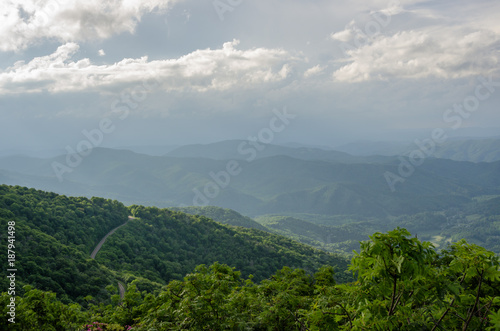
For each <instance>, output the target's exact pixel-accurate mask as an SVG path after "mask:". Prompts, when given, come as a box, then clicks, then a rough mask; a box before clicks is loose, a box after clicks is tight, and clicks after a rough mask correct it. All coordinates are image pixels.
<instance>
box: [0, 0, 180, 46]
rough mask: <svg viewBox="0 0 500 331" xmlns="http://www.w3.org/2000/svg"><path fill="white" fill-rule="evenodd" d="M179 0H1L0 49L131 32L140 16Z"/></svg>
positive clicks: (101, 37)
mask: <svg viewBox="0 0 500 331" xmlns="http://www.w3.org/2000/svg"><path fill="white" fill-rule="evenodd" d="M178 1H181V0H147V1H141V0H86V1H78V0H39V1H30V0H4V1H3V2H2V5H1V7H0V17H1V18H2V24H1V25H0V50H1V51H19V50H22V49H25V48H27V47H29V46H30V45H31V44H35V43H37V42H43V40H44V39H55V40H58V41H60V42H70V41H82V40H96V39H106V38H109V37H111V36H113V35H115V34H119V33H122V32H129V33H132V32H133V31H134V30H135V27H136V25H137V23H138V22H139V21H140V20H141V17H142V16H143V15H144V14H146V13H150V12H153V11H155V10H158V11H163V10H165V9H167V8H168V6H170V5H172V4H173V3H175V2H178Z"/></svg>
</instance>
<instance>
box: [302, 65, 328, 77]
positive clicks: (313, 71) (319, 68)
mask: <svg viewBox="0 0 500 331" xmlns="http://www.w3.org/2000/svg"><path fill="white" fill-rule="evenodd" d="M325 69H326V66H321V65H319V64H318V65H316V66H314V67H312V68H309V69H307V70H306V71H305V72H304V77H306V78H308V77H313V76H316V75H319V74H320V73H322V72H323V71H324V70H325Z"/></svg>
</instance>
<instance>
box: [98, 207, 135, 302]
mask: <svg viewBox="0 0 500 331" xmlns="http://www.w3.org/2000/svg"><path fill="white" fill-rule="evenodd" d="M133 219H135V217H132V216H129V217H128V220H127V222H125V223H123V224H122V225H120V226H117V227H116V228H114V229H113V230H111V231H109V232H108V234H107V235H105V236H104V238H102V239H101V241H99V243H98V244H97V246H96V247H95V248H94V250H93V251H92V254H90V257H91V258H92V259H95V256H96V255H97V253H99V250H100V249H101V247H102V245H104V242H105V241H106V239H108V237H109V236H110V235H112V234H113V233H115V231H116V230H118V229H119V228H121V227H122V226H124V225H125V224H127V223H128V221H130V220H133ZM118 290H119V291H120V298H122V299H123V298H124V297H125V287H124V286H123V284H122V283H120V282H118Z"/></svg>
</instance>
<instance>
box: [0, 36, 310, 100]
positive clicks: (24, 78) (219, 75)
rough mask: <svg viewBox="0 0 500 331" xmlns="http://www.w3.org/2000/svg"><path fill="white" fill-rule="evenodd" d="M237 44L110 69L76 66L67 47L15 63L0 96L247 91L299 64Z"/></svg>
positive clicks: (0, 78) (0, 77)
mask: <svg viewBox="0 0 500 331" xmlns="http://www.w3.org/2000/svg"><path fill="white" fill-rule="evenodd" d="M238 43H239V42H238V41H237V40H234V41H232V42H226V43H224V45H223V46H222V48H220V49H215V50H212V49H205V50H197V51H194V52H192V53H190V54H187V55H185V56H182V57H180V58H178V59H168V60H156V61H149V60H148V58H147V57H146V56H144V57H142V58H139V59H123V60H122V61H120V62H117V63H114V64H110V65H95V64H93V63H92V62H91V61H90V60H89V59H88V58H84V59H81V60H78V61H74V60H72V57H73V56H74V55H75V54H76V53H77V52H78V50H79V46H78V44H76V43H66V44H64V45H62V46H60V47H59V48H58V49H57V50H56V51H55V52H54V53H52V54H50V55H47V56H42V57H37V58H34V59H33V60H31V61H30V62H28V63H24V62H23V61H19V62H16V63H15V64H14V66H12V67H10V68H7V69H6V70H5V71H4V72H2V73H0V94H12V93H15V94H19V93H39V92H44V91H47V92H50V93H60V92H77V91H86V92H88V91H95V92H98V91H105V90H106V89H113V88H116V87H120V86H122V85H123V84H134V83H139V82H142V81H143V80H145V79H156V80H157V81H158V82H159V83H160V84H161V87H162V89H163V90H164V91H174V90H175V91H183V90H189V91H193V90H194V91H199V92H205V91H209V90H219V91H223V90H226V89H229V88H235V87H238V88H241V89H247V88H253V87H255V86H260V85H262V84H267V83H274V82H279V81H281V80H284V79H286V78H287V77H288V76H289V75H290V73H291V70H292V68H293V67H294V64H295V63H297V62H300V61H301V59H300V58H298V57H295V56H292V55H291V54H289V53H288V52H286V51H284V50H281V49H265V48H255V49H250V50H239V49H237V48H236V46H237V45H238Z"/></svg>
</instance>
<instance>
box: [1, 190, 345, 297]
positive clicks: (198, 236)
mask: <svg viewBox="0 0 500 331" xmlns="http://www.w3.org/2000/svg"><path fill="white" fill-rule="evenodd" d="M129 212H132V213H134V215H136V216H137V217H140V219H131V220H130V221H129V222H128V223H127V224H126V225H124V226H122V227H120V228H118V229H117V230H116V232H114V233H113V234H112V235H110V236H109V237H108V238H107V240H106V242H105V243H104V245H103V246H102V247H101V250H100V251H99V254H97V256H96V259H95V260H93V259H91V257H90V254H91V252H92V250H93V249H94V248H95V246H96V245H97V244H98V243H99V241H100V240H101V239H102V238H103V237H104V236H105V235H106V234H107V233H109V231H111V230H112V229H114V228H116V227H117V226H119V225H121V224H123V223H125V222H126V221H127V218H128V216H129ZM8 222H15V231H16V232H15V233H16V242H15V252H16V264H15V266H16V268H17V269H18V271H17V274H16V276H17V277H18V278H17V280H18V283H17V286H18V289H19V291H20V292H21V293H22V290H21V289H22V286H23V285H26V284H29V285H32V286H34V287H36V288H38V289H42V290H50V291H53V292H55V293H57V294H58V295H59V297H60V298H62V299H63V300H64V301H66V302H69V301H78V302H81V303H84V302H85V300H84V298H85V297H86V296H88V295H90V296H92V297H95V298H98V299H103V298H106V297H108V293H107V291H106V287H107V286H108V285H113V286H115V285H116V282H117V281H121V282H124V283H126V284H127V285H128V284H131V283H134V284H136V285H137V286H138V287H139V288H140V289H141V290H148V291H155V290H158V289H159V288H160V287H161V285H162V284H166V283H168V281H170V280H172V279H182V277H183V276H184V275H185V274H186V273H188V272H190V271H192V270H193V269H194V267H195V266H196V265H199V264H209V263H212V262H215V261H220V262H221V263H226V264H228V265H231V266H235V267H238V268H240V269H241V270H242V272H243V273H244V274H245V275H247V276H248V275H250V274H253V275H254V276H255V279H264V278H266V277H269V276H271V275H272V274H273V273H274V272H276V270H278V269H281V268H282V267H284V266H290V267H301V268H304V269H306V270H308V271H310V272H314V271H315V270H317V269H318V268H319V267H320V266H322V265H324V264H326V265H333V266H336V268H337V270H338V271H339V273H338V279H339V280H341V281H342V280H344V281H345V280H347V279H349V275H348V274H345V273H344V272H343V271H345V270H346V268H347V261H346V260H345V259H343V258H340V257H338V256H335V255H332V254H328V253H325V252H322V251H318V250H316V249H313V248H311V247H308V246H306V245H303V244H299V243H297V242H295V241H293V240H290V239H287V238H284V237H281V236H277V235H273V234H269V233H267V232H263V231H260V230H255V229H243V228H240V227H238V228H237V227H232V226H226V225H223V224H220V223H216V222H215V221H212V220H210V219H208V218H206V217H203V216H191V215H187V214H184V213H181V212H175V211H170V210H166V209H158V208H153V207H143V206H133V207H132V208H131V210H128V209H127V208H126V207H125V206H124V205H123V204H121V203H119V202H117V201H112V200H106V199H103V198H92V199H87V198H72V197H66V196H63V195H57V194H55V193H49V192H43V191H37V190H34V189H28V188H23V187H19V186H16V187H12V186H6V185H0V226H2V227H3V228H4V229H7V228H8ZM6 237H7V232H5V231H4V232H3V233H1V234H0V239H1V240H2V242H6V239H7V238H6ZM0 258H1V259H3V260H4V261H6V260H7V250H6V249H5V250H2V251H1V252H0ZM7 281H8V280H7V278H6V277H2V279H1V280H0V285H1V286H3V288H7V287H8V286H7Z"/></svg>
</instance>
